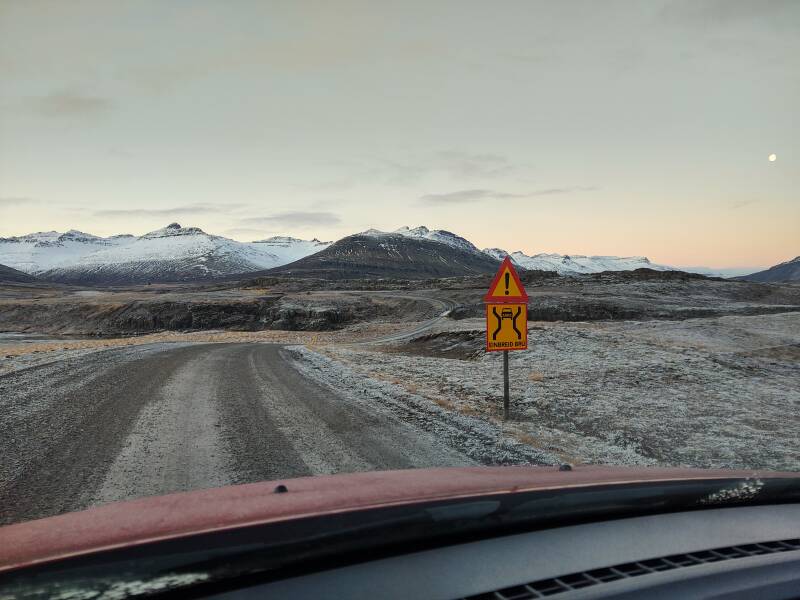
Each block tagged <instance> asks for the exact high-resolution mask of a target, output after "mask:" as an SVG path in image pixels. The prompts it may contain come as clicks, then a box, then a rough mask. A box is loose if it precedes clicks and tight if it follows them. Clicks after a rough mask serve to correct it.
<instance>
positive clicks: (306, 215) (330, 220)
mask: <svg viewBox="0 0 800 600" xmlns="http://www.w3.org/2000/svg"><path fill="white" fill-rule="evenodd" d="M341 221H342V220H341V219H340V218H339V216H338V215H335V214H334V213H331V212H326V211H300V210H297V211H287V212H282V213H276V214H274V215H269V216H266V217H250V218H248V219H241V220H240V223H242V224H251V225H258V224H261V225H282V226H290V227H298V226H302V225H336V224H337V223H341Z"/></svg>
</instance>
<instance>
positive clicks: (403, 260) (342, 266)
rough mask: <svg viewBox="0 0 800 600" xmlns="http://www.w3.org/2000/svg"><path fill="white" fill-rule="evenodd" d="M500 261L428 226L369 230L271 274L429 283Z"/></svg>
mask: <svg viewBox="0 0 800 600" xmlns="http://www.w3.org/2000/svg"><path fill="white" fill-rule="evenodd" d="M497 264H498V263H497V261H496V260H495V259H493V258H492V257H490V256H487V255H486V254H484V253H483V252H481V251H480V250H478V249H477V248H475V246H473V245H472V244H470V243H469V242H468V241H467V240H465V239H463V238H460V237H458V236H457V235H454V234H452V233H449V232H446V231H429V230H428V229H427V228H425V227H417V228H416V229H408V228H407V227H403V228H401V229H399V230H397V231H390V232H385V231H377V230H375V229H370V230H368V231H365V232H363V233H357V234H355V235H350V236H347V237H345V238H342V239H341V240H339V241H337V242H336V243H334V244H332V245H331V246H329V247H328V248H325V249H324V250H322V251H321V252H317V253H316V254H311V255H309V256H306V257H305V258H302V259H300V260H298V261H295V262H293V263H290V264H288V265H284V266H282V267H279V268H276V269H272V270H271V271H270V272H269V273H270V274H276V275H289V276H300V277H320V278H324V279H362V278H398V279H427V278H431V277H459V276H464V275H478V274H490V273H493V272H494V271H496V270H497Z"/></svg>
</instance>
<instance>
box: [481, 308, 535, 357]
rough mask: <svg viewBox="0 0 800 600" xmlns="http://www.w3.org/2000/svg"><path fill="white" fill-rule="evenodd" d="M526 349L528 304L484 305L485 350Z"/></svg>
mask: <svg viewBox="0 0 800 600" xmlns="http://www.w3.org/2000/svg"><path fill="white" fill-rule="evenodd" d="M527 349H528V305H527V304H522V303H520V304H507V303H503V304H487V305H486V351H487V352H496V351H498V350H527Z"/></svg>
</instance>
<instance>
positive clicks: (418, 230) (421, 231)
mask: <svg viewBox="0 0 800 600" xmlns="http://www.w3.org/2000/svg"><path fill="white" fill-rule="evenodd" d="M392 233H399V234H400V235H407V236H411V237H426V236H427V235H428V234H429V233H430V229H428V228H427V227H425V226H424V225H420V226H419V227H414V229H411V228H410V227H408V225H403V226H402V227H400V228H398V229H395V230H394V231H393V232H392Z"/></svg>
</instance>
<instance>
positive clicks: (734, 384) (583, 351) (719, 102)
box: [0, 0, 800, 545]
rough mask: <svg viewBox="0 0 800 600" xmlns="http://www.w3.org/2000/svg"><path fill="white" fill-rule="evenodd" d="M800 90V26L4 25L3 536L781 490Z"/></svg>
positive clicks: (538, 22)
mask: <svg viewBox="0 0 800 600" xmlns="http://www.w3.org/2000/svg"><path fill="white" fill-rule="evenodd" d="M798 73H800V2H781V1H777V0H775V1H762V0H750V1H748V0H731V1H718V0H648V1H641V2H602V3H601V2H583V1H577V0H568V1H564V2H556V1H520V2H517V1H508V2H501V3H496V2H471V1H468V2H463V1H450V0H442V1H437V2H416V1H410V2H389V1H373V2H350V1H349V0H347V1H341V2H321V3H319V2H307V1H298V2H279V1H271V0H266V1H263V2H250V1H247V0H234V1H230V2H223V1H211V0H200V1H196V2H150V1H144V2H132V1H123V0H121V1H117V2H106V1H94V0H89V1H86V2H57V1H56V2H48V1H35V2H31V1H26V0H3V1H2V2H1V3H0V76H1V77H2V81H3V84H2V86H0V526H5V525H12V524H18V523H22V522H27V521H32V520H36V519H42V518H45V517H54V516H57V515H65V514H70V513H77V512H78V511H83V510H85V509H90V508H94V507H99V506H103V505H108V504H110V503H115V502H118V501H128V500H134V499H139V498H145V497H157V496H163V495H167V494H174V493H176V492H194V491H197V490H216V491H219V490H218V488H226V489H228V490H230V488H229V487H228V486H234V485H238V484H249V483H256V482H271V483H270V489H272V488H274V489H275V490H276V491H278V492H281V491H284V490H285V489H287V487H286V486H288V488H289V490H290V491H291V489H292V485H293V484H292V483H290V481H291V480H293V479H295V478H300V477H321V476H327V475H338V474H350V473H363V472H373V471H398V470H419V469H426V468H448V469H453V468H461V467H488V466H508V465H530V466H547V467H551V469H550V470H551V471H553V470H554V471H557V470H558V468H561V469H563V470H569V469H575V470H580V469H581V468H583V467H584V466H586V465H604V466H609V467H620V468H622V467H624V468H630V467H634V468H637V469H641V470H647V469H651V468H656V467H676V468H677V467H681V468H685V467H694V468H703V469H735V470H740V471H746V472H752V471H754V470H759V471H797V470H798V469H800V418H799V417H798V406H799V405H800V256H798V254H799V253H800V196H798V190H800V166H798V159H799V158H800V115H799V114H798V107H800V83H799V80H798ZM415 472H416V471H415ZM457 472H458V473H462V474H463V473H465V471H463V470H462V471H457ZM532 472H533V471H532ZM448 473H450V471H448ZM461 476H463V475H459V477H461ZM313 481H315V482H316V481H322V480H320V479H314V480H313ZM348 481H349V480H348ZM404 481H405V480H404ZM414 481H415V484H414V485H415V486H416V487H415V489H417V490H418V491H419V492H420V493H424V492H425V489H427V488H426V487H425V486H434V485H435V484H436V481H435V478H434V477H432V476H430V475H428V476H427V479H426V478H421V479H415V480H414ZM459 481H461V480H459ZM326 485H334V484H326ZM326 489H330V488H326ZM395 491H396V488H395V487H392V486H391V485H389V484H387V485H386V486H385V487H384V488H383V491H382V492H381V493H382V494H384V496H382V501H385V502H391V501H393V500H394V499H395V497H394V496H392V495H391V494H392V493H394V492H395ZM225 493H228V494H234V492H230V491H228V492H225ZM398 493H399V492H398ZM448 493H451V494H456V493H457V490H456V489H455V487H452V488H451V489H450V490H449V492H448ZM183 497H185V496H177V497H173V498H183ZM204 497H205V496H204ZM228 497H232V496H226V498H228ZM581 502H584V503H585V502H586V500H585V498H582V500H581ZM121 506H123V507H125V506H130V507H131V508H129V509H128V508H122V509H120V510H122V511H123V513H121V514H123V515H124V514H125V512H124V511H126V510H130V511H135V510H142V509H141V508H138V509H137V508H135V507H136V506H138V505H136V504H127V505H121ZM160 506H162V508H163V507H164V506H171V507H172V509H171V510H172V513H171V514H172V515H174V516H176V517H177V516H179V515H180V514H181V512H182V510H183V508H182V507H183V506H188V505H183V504H182V503H181V501H179V500H175V501H174V503H173V504H171V505H169V504H162V505H160ZM225 506H228V505H225ZM232 506H233V505H230V507H229V508H230V511H231V513H233V512H235V510H234V509H233V508H232ZM581 506H584V505H583V504H582V505H581ZM329 508H331V509H333V508H335V507H331V506H329ZM582 510H583V508H582ZM397 512H402V511H399V510H398V511H397ZM456 513H457V511H456ZM118 514H120V513H118ZM432 514H433V517H431V518H432V519H434V520H435V518H436V517H437V514H436V513H432ZM134 516H135V514H134ZM427 516H428V515H427V513H426V518H427ZM222 517H225V515H222ZM132 518H133V517H132ZM448 518H450V517H448ZM55 526H56V525H53V527H55ZM0 531H2V530H0ZM2 535H3V534H2V533H1V532H0V537H1V536H2ZM0 545H2V544H1V543H0Z"/></svg>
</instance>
